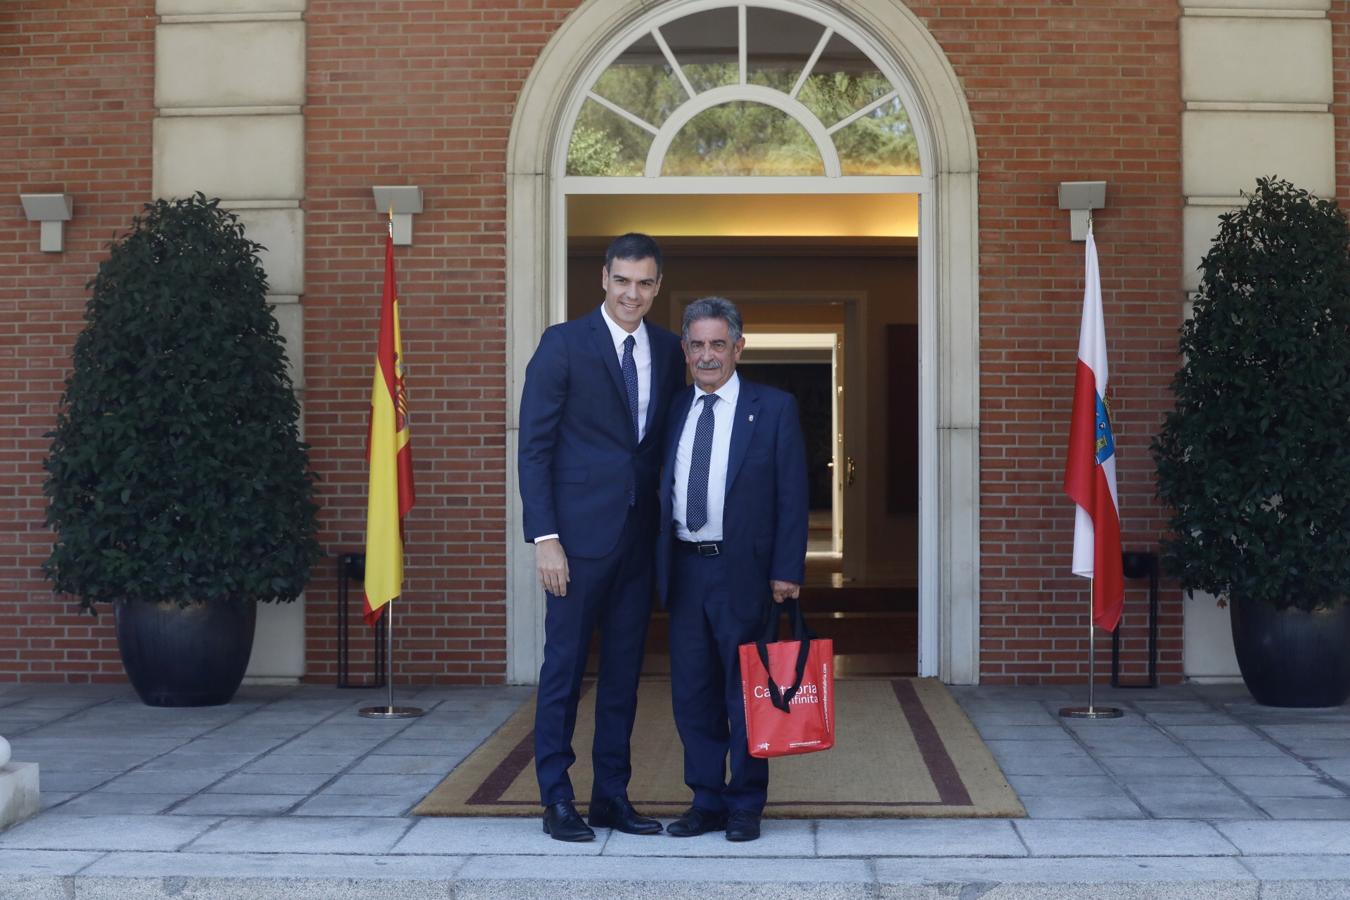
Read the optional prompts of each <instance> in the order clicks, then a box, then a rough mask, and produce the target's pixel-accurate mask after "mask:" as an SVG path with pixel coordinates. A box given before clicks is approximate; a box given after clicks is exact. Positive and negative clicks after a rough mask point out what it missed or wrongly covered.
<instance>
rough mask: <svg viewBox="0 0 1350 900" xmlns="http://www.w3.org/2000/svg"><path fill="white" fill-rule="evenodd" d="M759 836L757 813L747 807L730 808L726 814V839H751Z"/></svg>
mask: <svg viewBox="0 0 1350 900" xmlns="http://www.w3.org/2000/svg"><path fill="white" fill-rule="evenodd" d="M758 837H759V813H752V812H750V810H748V809H736V810H732V812H731V815H729V816H727V840H729V841H753V840H756V839H757V838H758Z"/></svg>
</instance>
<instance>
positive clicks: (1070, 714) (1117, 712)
mask: <svg viewBox="0 0 1350 900" xmlns="http://www.w3.org/2000/svg"><path fill="white" fill-rule="evenodd" d="M1092 585H1093V587H1094V588H1095V587H1096V582H1095V580H1094V581H1093V582H1092ZM1093 606H1094V604H1093V602H1092V591H1091V590H1089V591H1088V702H1087V706H1065V707H1063V708H1062V709H1060V711H1059V716H1060V718H1062V719H1119V718H1120V717H1121V716H1123V715H1125V713H1124V712H1123V711H1122V710H1121V709H1120V708H1119V707H1115V706H1097V705H1096V704H1095V703H1093V702H1092V686H1093V683H1094V682H1095V681H1096V680H1097V677H1096V675H1097V672H1096V668H1097V666H1096V662H1097V654H1096V653H1094V652H1093V650H1095V649H1096V647H1095V646H1094V644H1093V639H1094V638H1095V637H1096V634H1097V632H1096V629H1095V628H1094V627H1093V625H1092V610H1093Z"/></svg>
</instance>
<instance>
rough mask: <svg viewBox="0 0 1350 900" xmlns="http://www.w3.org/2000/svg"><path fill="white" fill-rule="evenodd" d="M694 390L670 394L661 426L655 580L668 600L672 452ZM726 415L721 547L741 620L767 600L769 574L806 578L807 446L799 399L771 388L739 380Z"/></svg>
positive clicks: (665, 601) (778, 577) (761, 609)
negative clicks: (666, 416)
mask: <svg viewBox="0 0 1350 900" xmlns="http://www.w3.org/2000/svg"><path fill="white" fill-rule="evenodd" d="M696 390H697V389H696V388H695V387H693V386H690V387H688V388H686V389H685V390H684V392H683V393H681V394H680V395H678V396H677V397H676V398H675V401H674V402H673V403H672V404H671V407H670V418H669V421H668V423H667V425H666V438H665V452H664V454H663V457H664V467H663V468H662V474H661V532H660V535H659V537H658V541H657V548H656V585H657V590H658V591H659V592H660V596H661V602H662V603H663V604H665V605H667V606H668V605H669V604H670V603H671V600H672V598H671V597H670V594H671V554H672V551H673V549H674V542H675V540H676V534H675V523H674V522H673V521H672V513H671V510H672V503H673V494H674V491H675V450H676V447H677V446H678V445H679V442H680V433H681V432H682V431H683V430H684V423H685V419H686V418H687V417H688V415H689V407H690V405H692V404H693V402H694V397H695V391H696ZM732 421H733V424H732V427H731V450H730V452H729V453H728V455H727V488H726V500H725V505H724V506H723V512H722V552H723V553H725V554H727V555H728V557H729V561H730V562H731V564H732V565H731V567H730V569H729V571H730V572H731V573H732V575H731V577H732V584H730V585H728V589H729V592H730V597H731V602H732V604H733V606H734V607H735V609H736V611H737V613H738V614H739V615H740V616H741V617H742V618H743V619H754V618H757V617H759V616H762V615H763V614H764V611H765V609H766V604H768V603H770V602H772V592H771V591H770V589H769V580H770V579H773V580H777V581H791V582H793V583H795V584H801V583H802V580H803V578H804V577H805V567H806V529H807V517H808V514H809V500H808V496H807V476H806V444H805V441H804V440H803V438H802V427H801V420H800V418H799V417H798V414H797V401H796V400H795V399H793V397H792V395H791V394H788V393H785V392H783V391H780V390H778V389H777V388H771V387H768V386H767V385H762V384H755V383H753V382H750V381H746V380H745V379H744V378H742V379H741V392H740V397H739V398H737V401H736V412H735V417H734V419H733V420H732Z"/></svg>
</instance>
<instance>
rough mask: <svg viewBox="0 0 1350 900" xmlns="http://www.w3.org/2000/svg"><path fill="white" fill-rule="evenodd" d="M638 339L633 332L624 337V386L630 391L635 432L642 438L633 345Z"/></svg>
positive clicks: (629, 396) (636, 435)
mask: <svg viewBox="0 0 1350 900" xmlns="http://www.w3.org/2000/svg"><path fill="white" fill-rule="evenodd" d="M635 344H637V339H636V338H634V337H633V336H632V335H631V334H630V335H629V336H628V337H626V338H624V339H623V363H622V365H621V368H622V369H623V386H624V390H625V391H626V392H627V393H628V415H629V416H630V417H631V418H632V419H633V434H634V436H635V437H636V438H638V439H641V437H642V429H641V428H639V427H638V380H637V363H636V362H634V361H633V346H634V345H635Z"/></svg>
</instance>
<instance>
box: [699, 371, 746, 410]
mask: <svg viewBox="0 0 1350 900" xmlns="http://www.w3.org/2000/svg"><path fill="white" fill-rule="evenodd" d="M712 393H714V394H716V395H717V396H718V398H719V399H720V400H721V401H722V402H723V403H727V404H730V405H729V408H730V409H735V408H736V400H737V399H738V398H739V397H740V396H741V373H740V372H732V373H731V377H730V378H728V379H727V383H726V384H724V385H722V386H721V387H720V388H718V389H717V390H715V391H713V392H712ZM707 395H708V391H705V390H703V388H701V387H699V386H698V385H697V384H695V385H694V405H695V406H697V405H698V398H699V397H706V396H707Z"/></svg>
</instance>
